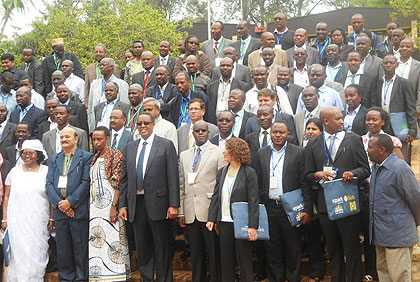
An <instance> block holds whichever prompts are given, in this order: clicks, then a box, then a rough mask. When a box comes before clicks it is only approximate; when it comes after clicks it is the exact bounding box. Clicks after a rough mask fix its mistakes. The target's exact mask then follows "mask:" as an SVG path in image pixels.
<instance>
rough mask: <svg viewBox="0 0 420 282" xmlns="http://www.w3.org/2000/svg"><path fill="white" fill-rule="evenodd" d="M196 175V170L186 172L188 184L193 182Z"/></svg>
mask: <svg viewBox="0 0 420 282" xmlns="http://www.w3.org/2000/svg"><path fill="white" fill-rule="evenodd" d="M196 177H197V173H196V172H188V184H194V182H195V178H196Z"/></svg>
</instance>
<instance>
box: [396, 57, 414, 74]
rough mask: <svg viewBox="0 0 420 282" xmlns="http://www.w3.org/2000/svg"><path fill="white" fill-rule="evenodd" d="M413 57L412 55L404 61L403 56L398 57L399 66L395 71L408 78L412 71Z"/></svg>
mask: <svg viewBox="0 0 420 282" xmlns="http://www.w3.org/2000/svg"><path fill="white" fill-rule="evenodd" d="M412 61H413V59H412V58H411V57H410V59H408V60H407V62H405V63H403V62H402V61H401V58H399V59H398V67H397V70H396V71H395V73H397V74H398V75H399V76H401V77H403V78H405V79H408V74H409V73H410V67H411V62H412Z"/></svg>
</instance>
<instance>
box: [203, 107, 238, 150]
mask: <svg viewBox="0 0 420 282" xmlns="http://www.w3.org/2000/svg"><path fill="white" fill-rule="evenodd" d="M234 125H235V118H234V116H233V114H232V112H231V111H223V112H220V113H219V114H218V115H217V128H218V129H219V134H217V135H216V136H214V137H212V138H210V140H209V141H210V142H211V143H212V144H214V145H216V146H219V147H221V148H223V149H224V148H225V144H226V141H228V140H229V139H230V138H233V137H235V136H234V135H233V134H232V128H233V126H234Z"/></svg>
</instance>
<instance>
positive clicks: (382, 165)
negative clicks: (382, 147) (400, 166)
mask: <svg viewBox="0 0 420 282" xmlns="http://www.w3.org/2000/svg"><path fill="white" fill-rule="evenodd" d="M393 155H395V153H391V154H390V155H389V156H388V157H387V158H386V159H385V160H384V161H383V162H382V163H380V164H376V167H377V168H380V167H384V168H387V169H389V168H390V167H391V163H393V160H392V158H393ZM391 157H392V158H391ZM388 159H390V160H389V161H388Z"/></svg>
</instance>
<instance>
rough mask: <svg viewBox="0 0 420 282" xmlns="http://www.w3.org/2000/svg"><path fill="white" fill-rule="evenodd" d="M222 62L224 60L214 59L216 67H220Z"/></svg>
mask: <svg viewBox="0 0 420 282" xmlns="http://www.w3.org/2000/svg"><path fill="white" fill-rule="evenodd" d="M221 60H222V58H214V63H215V65H216V67H218V66H220V61H221Z"/></svg>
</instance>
